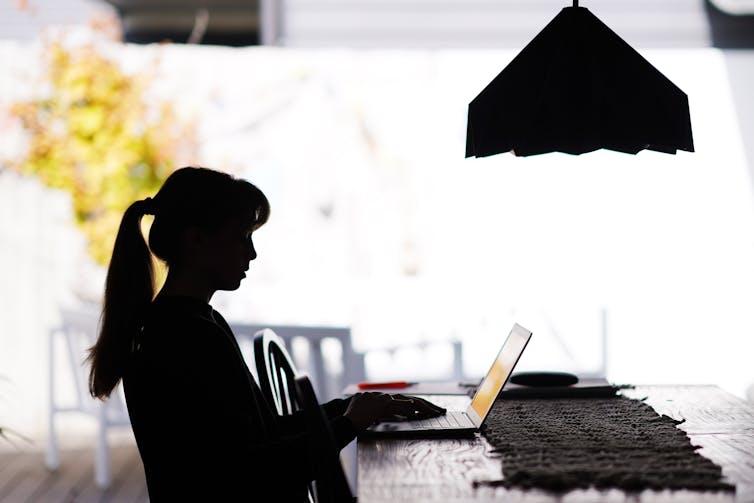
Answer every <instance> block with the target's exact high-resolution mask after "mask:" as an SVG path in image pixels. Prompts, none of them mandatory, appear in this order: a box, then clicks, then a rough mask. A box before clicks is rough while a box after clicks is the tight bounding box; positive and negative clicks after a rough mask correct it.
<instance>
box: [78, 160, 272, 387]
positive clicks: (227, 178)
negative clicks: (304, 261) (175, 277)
mask: <svg viewBox="0 0 754 503" xmlns="http://www.w3.org/2000/svg"><path fill="white" fill-rule="evenodd" d="M144 215H154V221H153V222H152V227H151V229H150V231H149V246H147V243H146V242H145V241H144V236H143V234H142V232H141V217H142V216H144ZM269 215H270V205H269V202H268V201H267V198H266V197H265V195H264V194H263V193H262V191H261V190H259V189H258V188H257V187H256V186H254V185H253V184H251V183H249V182H247V181H245V180H241V179H237V178H234V177H232V176H231V175H228V174H227V173H221V172H219V171H213V170H211V169H207V168H194V167H187V168H181V169H178V170H176V171H174V172H173V173H172V174H171V175H170V176H169V177H168V178H167V180H165V183H164V184H163V185H162V188H160V190H159V192H157V194H156V195H155V196H154V198H146V199H144V200H142V201H136V202H134V203H133V204H131V206H129V207H128V209H126V212H125V213H124V215H123V219H122V220H121V223H120V228H119V229H118V235H117V237H116V238H115V245H114V247H113V254H112V258H111V259H110V265H109V266H108V269H107V279H106V281H105V298H104V304H103V308H102V320H101V327H100V332H99V337H98V338H97V342H96V343H95V344H94V346H92V347H91V348H90V349H89V356H88V358H87V360H88V361H89V362H90V363H91V370H90V372H89V392H90V393H91V394H92V396H93V397H96V398H101V399H105V398H107V397H108V396H109V395H110V393H111V392H112V391H113V389H114V388H115V386H117V384H118V382H119V381H120V379H121V378H122V377H123V374H124V372H125V369H126V364H127V361H128V358H129V356H130V354H131V351H132V347H133V343H134V338H135V336H136V334H137V333H138V332H139V330H140V329H141V326H142V323H143V319H144V315H145V313H146V310H147V308H148V307H149V305H150V303H151V302H152V299H153V298H154V295H155V291H154V286H155V285H154V272H153V270H152V256H151V254H150V250H151V252H152V253H154V254H155V255H156V256H157V257H158V258H160V259H162V260H163V261H165V263H166V264H167V266H168V269H169V268H170V265H171V264H176V263H178V262H179V261H180V260H182V255H181V254H182V250H181V243H182V239H181V237H182V235H183V233H184V232H185V231H186V229H188V228H189V227H198V228H200V229H202V230H206V231H212V230H218V229H220V228H221V227H222V226H223V225H224V224H226V223H228V222H229V221H231V220H233V219H251V221H250V222H248V223H249V224H250V226H251V228H252V229H257V228H259V227H261V226H262V225H263V224H264V223H265V222H266V221H267V218H268V217H269Z"/></svg>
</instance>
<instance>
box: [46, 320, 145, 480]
mask: <svg viewBox="0 0 754 503" xmlns="http://www.w3.org/2000/svg"><path fill="white" fill-rule="evenodd" d="M61 317H62V322H61V324H60V326H59V327H57V328H54V329H53V330H51V331H50V333H49V388H48V392H49V416H48V437H47V451H46V454H45V464H46V465H47V468H48V469H50V470H57V468H58V467H59V466H60V455H59V449H58V441H57V432H56V429H55V416H56V415H57V414H60V413H69V412H77V413H80V414H85V415H88V416H91V417H92V418H94V419H95V420H96V421H97V424H98V434H97V447H96V454H95V463H94V480H95V482H96V483H97V486H98V487H100V488H103V489H104V488H107V487H108V486H109V485H110V480H111V473H110V453H109V448H108V442H107V432H108V429H110V428H114V427H121V428H122V427H129V428H130V426H131V422H130V420H129V418H128V411H127V409H126V401H125V397H124V395H123V388H122V387H121V386H120V385H118V387H117V388H116V389H115V390H114V391H113V393H112V395H111V396H110V398H109V399H108V400H106V401H104V402H102V401H100V400H95V399H94V398H92V397H91V395H90V394H89V386H88V372H87V371H88V367H87V366H85V365H84V359H85V358H86V355H87V352H86V350H87V349H88V348H89V347H91V346H92V345H93V344H94V342H95V340H96V338H97V324H98V322H99V313H98V312H96V311H72V310H62V311H61ZM61 346H62V347H61ZM61 350H62V352H63V353H62V354H59V353H58V352H59V351H61ZM61 361H62V362H64V363H65V367H68V368H67V369H65V370H64V369H58V364H59V363H61ZM64 372H65V373H64ZM63 376H67V377H69V378H70V380H72V381H73V384H74V387H75V397H74V400H73V403H68V404H64V403H61V400H60V391H61V390H59V389H58V388H59V385H60V384H61V382H60V378H61V377H63Z"/></svg>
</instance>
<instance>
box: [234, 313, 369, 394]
mask: <svg viewBox="0 0 754 503" xmlns="http://www.w3.org/2000/svg"><path fill="white" fill-rule="evenodd" d="M230 328H231V329H232V330H233V334H234V335H235V336H236V339H237V340H238V343H239V345H240V346H241V351H242V352H243V354H244V357H245V358H246V361H247V364H248V365H249V367H250V368H253V370H252V372H255V371H257V368H256V357H254V356H252V353H253V337H254V335H255V334H257V333H258V332H259V331H260V330H263V329H265V328H269V329H271V330H272V331H273V332H275V335H277V336H278V337H279V338H280V339H282V341H283V345H284V347H285V348H286V349H287V350H288V354H289V355H290V356H291V357H292V359H293V361H294V362H295V363H296V364H297V366H298V369H299V370H301V371H305V372H307V373H308V374H309V378H310V380H311V381H312V384H313V385H314V389H315V390H316V391H317V394H318V395H319V396H320V397H321V398H322V399H323V400H324V401H327V400H331V399H333V398H337V397H339V396H341V395H342V393H343V389H344V388H345V387H346V385H347V384H350V383H355V382H360V381H363V380H365V379H366V373H365V368H364V355H363V354H362V353H359V352H356V351H354V349H353V346H352V345H351V329H350V328H348V327H329V326H328V327H322V326H307V325H258V324H247V323H235V322H232V323H230ZM299 342H301V343H304V344H298V343H299ZM328 342H336V344H335V346H340V352H339V353H340V356H339V358H340V362H339V364H336V368H332V367H329V366H328V365H327V363H328V361H326V360H327V358H326V353H327V349H328V348H326V346H327V345H328ZM330 347H331V348H332V346H330ZM299 350H302V351H299ZM304 355H305V356H306V357H304ZM330 363H332V362H330ZM337 367H340V368H337ZM256 377H257V378H258V379H259V380H260V381H261V377H260V375H259V374H257V376H256Z"/></svg>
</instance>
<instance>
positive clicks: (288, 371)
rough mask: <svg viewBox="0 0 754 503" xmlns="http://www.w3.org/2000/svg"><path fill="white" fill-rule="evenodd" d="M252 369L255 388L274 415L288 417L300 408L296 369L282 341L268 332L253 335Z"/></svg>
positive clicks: (268, 330) (269, 330) (263, 331)
mask: <svg viewBox="0 0 754 503" xmlns="http://www.w3.org/2000/svg"><path fill="white" fill-rule="evenodd" d="M254 365H255V366H256V369H257V377H258V379H259V387H260V388H261V389H262V393H263V394H264V397H265V399H267V402H268V403H269V404H270V405H272V406H274V407H275V409H276V410H277V413H278V414H280V415H288V414H292V413H293V412H295V411H296V410H298V409H299V408H300V407H299V405H298V401H297V400H296V395H295V394H296V389H295V383H294V378H295V377H296V374H297V371H296V366H295V365H294V364H293V359H292V358H291V356H290V355H289V354H288V351H287V350H286V349H285V343H284V342H283V339H281V338H280V337H278V336H277V335H276V334H275V332H274V331H273V330H271V329H269V328H265V329H263V330H260V331H259V332H257V333H256V334H254Z"/></svg>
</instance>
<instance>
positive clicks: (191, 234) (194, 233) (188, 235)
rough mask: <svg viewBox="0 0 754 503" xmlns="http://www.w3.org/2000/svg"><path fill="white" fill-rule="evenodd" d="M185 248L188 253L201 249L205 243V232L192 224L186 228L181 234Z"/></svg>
mask: <svg viewBox="0 0 754 503" xmlns="http://www.w3.org/2000/svg"><path fill="white" fill-rule="evenodd" d="M183 240H184V245H185V249H186V250H187V251H188V252H189V253H196V252H198V251H201V250H202V249H203V248H204V246H205V245H206V243H207V233H206V232H204V231H203V230H202V229H200V228H199V227H196V226H194V225H192V226H190V227H189V228H188V229H186V232H185V233H184V235H183Z"/></svg>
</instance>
